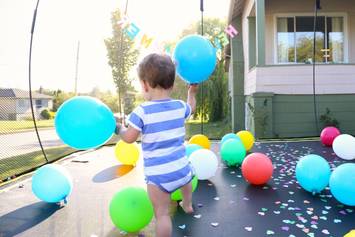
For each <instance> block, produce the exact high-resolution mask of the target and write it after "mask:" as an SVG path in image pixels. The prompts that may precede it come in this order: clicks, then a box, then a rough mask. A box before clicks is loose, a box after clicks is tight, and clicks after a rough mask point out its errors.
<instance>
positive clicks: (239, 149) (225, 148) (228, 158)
mask: <svg viewBox="0 0 355 237" xmlns="http://www.w3.org/2000/svg"><path fill="white" fill-rule="evenodd" d="M246 154H247V151H246V150H245V147H244V145H243V143H242V142H241V141H240V140H238V139H228V140H227V141H225V142H224V143H223V145H222V147H221V157H222V160H223V161H225V162H226V164H227V165H228V166H234V165H241V164H242V163H243V160H244V158H245V156H246Z"/></svg>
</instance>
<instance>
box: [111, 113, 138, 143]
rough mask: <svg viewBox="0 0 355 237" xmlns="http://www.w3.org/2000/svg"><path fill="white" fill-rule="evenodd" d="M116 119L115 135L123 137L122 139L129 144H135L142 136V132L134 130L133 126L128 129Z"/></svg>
mask: <svg viewBox="0 0 355 237" xmlns="http://www.w3.org/2000/svg"><path fill="white" fill-rule="evenodd" d="M115 119H116V130H115V133H116V134H117V135H119V136H120V137H121V139H122V140H123V141H125V142H127V143H132V142H135V141H136V140H137V138H138V136H139V134H140V132H139V131H138V130H137V129H135V128H133V127H132V126H128V128H126V127H124V126H122V124H121V123H120V121H119V119H118V118H117V117H115Z"/></svg>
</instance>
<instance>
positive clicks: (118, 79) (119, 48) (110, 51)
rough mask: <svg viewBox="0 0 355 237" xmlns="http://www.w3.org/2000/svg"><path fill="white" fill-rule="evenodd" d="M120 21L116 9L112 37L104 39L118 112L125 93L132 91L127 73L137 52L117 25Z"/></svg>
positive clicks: (119, 14) (135, 60)
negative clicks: (116, 97)
mask: <svg viewBox="0 0 355 237" xmlns="http://www.w3.org/2000/svg"><path fill="white" fill-rule="evenodd" d="M121 19H122V16H121V12H120V11H119V10H118V9H117V10H116V11H114V12H113V13H112V17H111V24H112V36H111V37H110V38H107V39H105V45H106V49H107V58H108V64H109V65H110V67H111V69H112V77H113V81H114V83H115V85H116V90H117V94H118V110H119V111H120V112H122V107H123V106H122V105H124V106H126V105H125V104H124V102H125V101H128V100H125V97H126V96H127V92H128V91H130V90H132V89H133V87H132V84H131V83H132V78H130V77H129V71H130V70H131V68H132V67H133V66H134V65H135V64H136V62H137V57H138V53H139V52H138V50H137V49H135V48H134V42H133V40H131V39H130V38H129V37H128V36H127V34H126V33H125V32H124V29H122V28H121V26H120V25H119V24H118V22H119V21H120V20H121Z"/></svg>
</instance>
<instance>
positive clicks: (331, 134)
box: [320, 127, 340, 146]
mask: <svg viewBox="0 0 355 237" xmlns="http://www.w3.org/2000/svg"><path fill="white" fill-rule="evenodd" d="M339 135H340V131H339V129H337V128H336V127H326V128H324V129H323V130H322V132H321V134H320V140H321V142H322V143H323V144H324V145H326V146H332V145H333V141H334V139H335V138H336V137H337V136H339Z"/></svg>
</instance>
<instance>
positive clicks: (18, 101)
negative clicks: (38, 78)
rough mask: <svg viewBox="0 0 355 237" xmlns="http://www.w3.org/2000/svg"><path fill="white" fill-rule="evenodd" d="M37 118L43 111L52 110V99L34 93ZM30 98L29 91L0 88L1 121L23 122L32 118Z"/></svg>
mask: <svg viewBox="0 0 355 237" xmlns="http://www.w3.org/2000/svg"><path fill="white" fill-rule="evenodd" d="M32 99H33V107H34V110H35V116H36V118H40V113H41V111H42V110H43V109H45V108H49V109H52V107H53V101H52V97H51V96H48V95H44V94H40V93H37V92H33V93H32ZM31 117H32V114H31V105H30V96H29V92H28V91H24V90H20V89H1V88H0V120H21V119H27V118H31Z"/></svg>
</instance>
